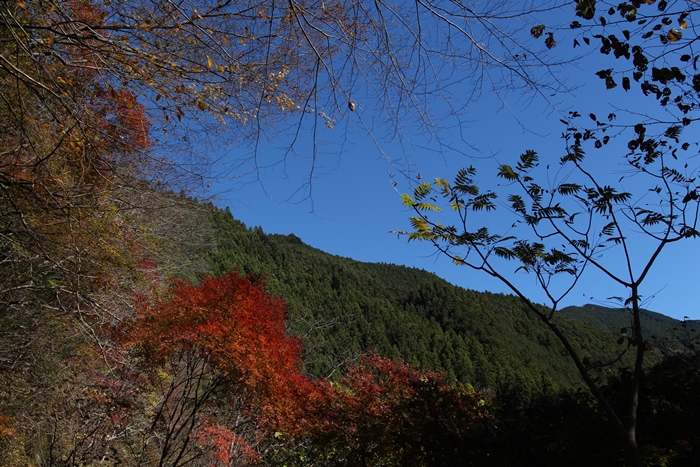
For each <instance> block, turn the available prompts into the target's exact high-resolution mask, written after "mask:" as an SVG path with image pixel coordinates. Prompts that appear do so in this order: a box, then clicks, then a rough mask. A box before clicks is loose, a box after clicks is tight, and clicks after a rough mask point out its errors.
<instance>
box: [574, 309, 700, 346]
mask: <svg viewBox="0 0 700 467" xmlns="http://www.w3.org/2000/svg"><path fill="white" fill-rule="evenodd" d="M561 312H562V313H564V314H566V315H568V316H571V317H572V318H576V319H577V320H579V321H584V322H586V323H591V324H594V325H596V326H598V327H600V328H602V329H608V330H610V331H619V330H620V329H622V328H629V327H630V316H629V312H628V311H627V310H625V309H624V308H609V307H604V306H600V305H593V304H587V305H583V306H580V307H578V306H569V307H566V308H563V309H562V310H561ZM641 316H642V323H643V326H644V330H645V332H646V334H647V336H646V337H647V338H650V339H652V340H654V341H657V340H660V339H663V338H670V337H671V335H672V334H673V328H674V327H677V326H678V325H679V323H680V322H679V321H678V320H677V319H673V318H670V317H668V316H666V315H662V314H661V313H656V312H654V311H649V310H641ZM689 322H690V323H692V322H693V321H689Z"/></svg>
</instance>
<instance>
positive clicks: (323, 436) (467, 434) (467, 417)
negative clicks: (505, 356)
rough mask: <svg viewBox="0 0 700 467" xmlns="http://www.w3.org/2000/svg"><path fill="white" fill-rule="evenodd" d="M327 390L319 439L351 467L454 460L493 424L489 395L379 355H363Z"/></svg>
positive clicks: (475, 444) (475, 445)
mask: <svg viewBox="0 0 700 467" xmlns="http://www.w3.org/2000/svg"><path fill="white" fill-rule="evenodd" d="M324 392H325V396H326V404H327V405H326V406H325V407H323V408H322V409H321V410H320V411H319V412H318V413H322V414H323V416H322V418H321V419H319V421H320V423H319V424H318V425H317V427H316V430H315V435H314V439H315V441H316V444H317V445H318V446H326V448H327V449H330V450H333V451H334V452H343V451H345V454H344V455H343V456H339V457H344V458H345V459H346V463H347V464H350V465H373V464H380V463H381V464H382V465H385V464H386V465H444V464H446V463H447V464H450V463H451V462H452V461H453V460H454V459H453V458H452V456H455V455H457V456H458V457H459V456H465V454H466V453H468V452H471V453H472V454H473V453H475V452H476V451H477V450H479V449H480V448H481V438H482V437H483V435H484V434H485V431H486V429H487V426H488V423H489V422H491V421H492V417H491V416H490V415H489V414H488V412H487V408H488V405H487V403H486V400H485V397H484V395H483V394H481V393H479V392H478V391H476V390H475V389H474V388H472V387H471V386H469V385H457V386H454V385H450V384H448V383H447V382H446V381H445V379H444V377H443V376H442V375H441V374H440V373H437V372H433V371H421V370H418V369H416V368H413V367H411V366H410V365H407V364H406V363H403V362H400V361H395V360H390V359H388V358H384V357H381V356H379V355H366V356H364V357H362V359H361V360H360V362H359V363H358V364H357V365H355V366H354V367H352V368H351V369H350V370H349V371H348V373H347V374H346V375H345V376H344V377H343V378H342V379H341V380H340V382H339V383H338V384H334V385H328V383H326V385H325V390H324ZM460 462H464V460H460ZM450 465H451V464H450ZM460 465H462V464H460ZM463 465H468V464H463Z"/></svg>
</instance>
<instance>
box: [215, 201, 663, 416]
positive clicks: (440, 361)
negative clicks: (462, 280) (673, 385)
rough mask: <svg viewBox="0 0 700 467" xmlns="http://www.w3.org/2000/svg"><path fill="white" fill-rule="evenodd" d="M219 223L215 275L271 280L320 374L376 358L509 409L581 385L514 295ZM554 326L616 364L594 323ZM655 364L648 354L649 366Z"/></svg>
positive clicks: (220, 219) (223, 214) (220, 214)
mask: <svg viewBox="0 0 700 467" xmlns="http://www.w3.org/2000/svg"><path fill="white" fill-rule="evenodd" d="M212 218H213V223H214V227H213V229H214V231H215V234H214V236H215V238H216V247H215V248H212V249H211V250H210V251H209V252H208V254H207V261H208V262H209V264H210V267H211V271H212V273H213V274H214V275H220V274H222V273H224V272H226V271H232V270H239V271H240V272H244V273H247V274H254V275H265V276H266V278H267V284H268V288H269V289H270V290H271V291H272V292H273V293H275V294H277V295H279V296H281V297H283V298H284V299H285V300H286V301H287V303H288V306H289V309H290V312H291V322H290V329H291V330H292V332H295V333H297V334H299V335H303V336H304V338H305V346H306V349H307V353H306V359H305V361H306V368H307V371H308V372H309V373H311V374H312V375H314V376H319V377H321V376H329V375H331V374H333V373H334V372H335V371H336V370H337V369H338V368H339V367H340V366H342V364H343V363H344V362H348V361H351V360H353V359H355V358H356V357H357V355H359V354H360V353H361V352H365V351H369V350H376V351H377V352H378V353H380V354H382V355H385V356H388V357H391V358H403V359H405V360H406V361H407V362H409V363H411V364H414V365H418V366H420V367H422V368H425V369H437V370H441V371H444V372H446V374H447V375H448V377H449V378H451V379H456V380H459V381H462V382H469V383H472V384H474V385H476V386H478V387H481V388H484V389H487V390H490V391H493V392H494V393H495V394H497V395H498V397H499V398H501V399H502V400H504V401H506V402H507V403H508V404H510V405H511V406H512V407H526V406H528V405H530V404H531V403H533V402H534V401H535V400H537V399H538V398H540V397H542V396H546V397H551V396H554V395H556V394H558V393H559V392H560V391H562V390H568V389H571V388H575V387H578V386H580V376H579V374H578V373H577V371H576V369H575V368H574V366H573V364H572V363H570V361H569V359H568V357H567V355H565V351H564V348H563V347H562V346H561V344H560V343H559V342H558V341H557V339H556V338H555V337H554V336H553V335H552V334H551V332H549V331H548V330H547V329H545V328H544V327H543V326H542V325H541V324H540V323H539V321H537V320H536V319H535V317H533V316H530V315H528V314H527V312H526V311H525V309H524V307H523V306H522V304H521V303H520V301H519V299H517V298H516V297H514V296H510V295H503V294H491V293H480V292H475V291H471V290H466V289H463V288H460V287H455V286H453V285H451V284H449V283H448V282H446V281H444V280H442V279H440V278H438V277H437V276H435V275H433V274H431V273H428V272H425V271H422V270H418V269H415V268H407V267H403V266H396V265H391V264H375V263H362V262H358V261H354V260H351V259H348V258H341V257H338V256H334V255H330V254H327V253H324V252H322V251H320V250H317V249H315V248H312V247H310V246H308V245H305V244H304V243H303V242H302V241H301V239H299V238H298V237H296V236H294V235H289V236H285V235H267V234H265V233H264V232H263V231H262V229H261V228H259V227H256V228H252V229H251V228H247V227H246V226H245V225H244V224H243V223H241V222H239V221H237V220H235V219H234V218H233V216H232V215H231V213H230V212H229V211H228V210H226V211H213V212H212ZM557 320H558V321H559V323H560V325H561V327H562V328H563V329H564V330H565V332H566V333H567V334H568V335H570V336H572V337H571V338H572V341H573V343H574V346H575V347H576V348H577V350H581V353H582V355H583V356H584V357H588V358H590V360H591V361H597V360H600V361H607V360H611V359H613V358H614V357H615V356H616V355H617V353H618V352H619V350H620V346H617V345H616V344H615V340H616V339H614V338H611V336H610V331H609V330H608V329H601V327H600V326H599V325H597V323H595V322H591V321H589V320H588V322H586V321H587V320H578V319H577V318H576V317H575V316H567V315H563V314H562V315H560V316H558V317H557ZM616 332H619V328H617V329H616ZM624 361H625V360H624V359H623V362H624ZM656 361H658V357H656V358H655V356H654V355H653V354H650V355H649V363H650V364H652V363H654V362H656ZM623 364H624V363H623Z"/></svg>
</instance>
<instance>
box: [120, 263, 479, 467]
mask: <svg viewBox="0 0 700 467" xmlns="http://www.w3.org/2000/svg"><path fill="white" fill-rule="evenodd" d="M136 304H137V306H136V312H135V314H134V316H133V317H132V318H130V319H127V320H124V321H123V322H122V323H121V325H120V326H118V328H117V329H116V331H115V333H114V335H115V340H116V342H118V343H119V344H120V345H121V346H122V349H123V351H126V352H127V353H126V355H127V356H128V358H127V360H128V359H131V360H132V361H133V362H135V363H134V365H135V368H136V369H137V371H132V372H131V373H129V374H131V375H132V376H131V378H134V377H135V375H136V374H138V373H139V372H141V373H145V374H149V375H150V376H149V377H148V382H147V383H145V384H144V382H143V381H141V382H132V385H137V386H140V387H141V389H140V391H142V392H149V391H150V392H151V393H152V394H153V396H151V398H152V399H154V400H156V401H157V403H156V404H155V406H154V407H153V408H152V409H151V410H150V411H151V412H152V413H154V414H155V415H154V416H153V421H152V424H151V426H152V428H151V430H152V434H153V436H154V437H155V438H156V439H158V442H157V449H156V450H154V453H151V456H156V457H160V463H162V464H167V465H179V464H180V463H182V462H184V461H185V460H188V459H195V458H197V457H198V456H205V458H207V459H209V461H210V462H211V463H212V464H214V465H218V464H220V465H239V464H240V465H244V464H249V463H256V462H259V461H263V460H264V461H265V462H269V463H275V462H291V461H292V460H293V461H294V462H297V463H299V464H301V465H303V464H305V463H306V461H305V459H306V460H308V459H314V461H313V463H314V465H318V464H323V463H326V462H327V463H329V465H341V464H344V465H377V464H378V463H381V464H382V465H430V464H432V465H437V464H439V463H440V462H443V461H446V460H449V459H453V458H454V456H455V455H456V454H460V453H463V451H464V450H465V449H469V450H477V449H478V448H479V445H480V441H474V440H478V439H480V437H481V436H483V434H484V430H485V429H486V427H487V426H488V423H490V421H491V417H490V415H489V414H488V412H487V410H486V401H485V399H484V396H483V395H482V394H480V393H479V392H478V391H476V390H474V389H473V388H472V387H470V386H466V385H459V386H452V385H449V384H447V383H446V382H445V380H444V378H443V377H442V375H440V374H439V373H435V372H429V371H427V372H426V371H420V370H417V369H415V368H413V367H411V366H409V365H407V364H405V363H403V362H396V361H392V360H389V359H386V358H383V357H380V356H378V355H368V356H365V357H363V358H362V359H361V360H360V361H358V362H357V363H356V364H355V365H353V366H352V367H351V368H350V369H349V370H348V371H347V373H346V375H345V376H344V377H342V378H341V379H340V380H339V381H337V382H333V383H331V382H330V381H328V380H319V381H313V380H311V379H310V378H308V377H306V376H305V375H303V374H302V372H301V367H302V364H301V360H300V355H301V344H300V341H299V339H298V338H295V337H291V336H289V335H287V333H286V332H285V318H286V308H285V304H284V302H283V301H282V300H280V299H278V298H276V297H272V296H270V295H269V294H268V293H267V292H266V291H265V288H264V281H263V280H255V279H251V278H247V277H241V276H239V275H238V274H237V273H229V274H226V275H224V276H223V277H221V278H212V277H205V278H203V279H202V281H201V282H200V283H199V284H198V285H193V284H189V283H187V282H183V281H175V282H174V284H173V286H172V287H171V289H170V290H169V291H167V292H166V294H165V296H164V298H161V299H159V300H157V299H153V298H152V297H146V296H139V297H137V299H136ZM138 369H140V370H138ZM123 374H124V375H127V372H126V371H125V372H124V373H123ZM460 455H461V454H460ZM436 463H437V464H436Z"/></svg>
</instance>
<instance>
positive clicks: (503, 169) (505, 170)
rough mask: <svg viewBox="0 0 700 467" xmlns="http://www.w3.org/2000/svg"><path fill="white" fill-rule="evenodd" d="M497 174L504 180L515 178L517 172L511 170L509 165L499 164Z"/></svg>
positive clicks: (516, 177)
mask: <svg viewBox="0 0 700 467" xmlns="http://www.w3.org/2000/svg"><path fill="white" fill-rule="evenodd" d="M498 176H499V177H501V178H505V179H506V180H517V179H518V174H516V173H515V171H513V168H512V167H511V166H509V165H501V166H500V167H499V168H498Z"/></svg>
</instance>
